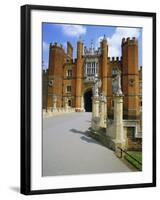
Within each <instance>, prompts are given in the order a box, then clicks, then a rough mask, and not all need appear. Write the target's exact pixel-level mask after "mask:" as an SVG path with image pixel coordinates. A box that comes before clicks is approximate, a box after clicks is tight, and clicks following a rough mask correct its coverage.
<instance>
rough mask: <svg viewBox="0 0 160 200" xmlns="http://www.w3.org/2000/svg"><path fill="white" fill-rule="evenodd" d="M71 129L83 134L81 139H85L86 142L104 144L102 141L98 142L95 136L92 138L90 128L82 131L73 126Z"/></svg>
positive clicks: (73, 131)
mask: <svg viewBox="0 0 160 200" xmlns="http://www.w3.org/2000/svg"><path fill="white" fill-rule="evenodd" d="M70 131H71V132H72V133H76V134H82V135H83V136H81V137H80V139H81V140H83V141H85V142H88V143H94V144H98V145H101V146H103V145H102V144H101V143H100V142H98V141H97V140H95V139H93V138H91V137H90V136H89V133H90V131H89V130H87V131H80V130H77V129H74V128H72V129H70Z"/></svg>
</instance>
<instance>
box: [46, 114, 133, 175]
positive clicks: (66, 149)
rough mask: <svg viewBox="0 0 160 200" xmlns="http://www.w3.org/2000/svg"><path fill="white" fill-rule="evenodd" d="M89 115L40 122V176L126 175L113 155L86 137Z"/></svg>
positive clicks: (122, 165)
mask: <svg viewBox="0 0 160 200" xmlns="http://www.w3.org/2000/svg"><path fill="white" fill-rule="evenodd" d="M90 125H91V113H70V114H64V115H59V116H54V117H50V118H45V119H44V121H43V159H42V160H43V170H42V171H43V176H55V175H72V174H96V173H113V172H129V171H131V169H129V168H128V167H127V166H126V165H125V164H124V163H123V162H122V161H121V160H120V159H118V158H117V157H116V156H115V154H114V152H113V151H111V150H109V149H107V148H106V147H104V146H103V145H101V144H100V143H99V142H97V141H96V140H94V139H92V138H90V137H89V136H88V128H89V127H90Z"/></svg>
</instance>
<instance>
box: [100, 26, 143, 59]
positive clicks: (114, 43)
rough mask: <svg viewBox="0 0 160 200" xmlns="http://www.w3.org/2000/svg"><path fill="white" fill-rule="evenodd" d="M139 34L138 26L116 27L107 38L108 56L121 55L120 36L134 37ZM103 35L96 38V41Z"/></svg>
mask: <svg viewBox="0 0 160 200" xmlns="http://www.w3.org/2000/svg"><path fill="white" fill-rule="evenodd" d="M139 36H140V29H138V28H116V30H115V32H114V34H113V35H112V36H111V37H108V38H107V41H108V46H109V48H108V50H109V52H108V56H109V57H116V56H121V42H122V38H127V37H136V38H138V37H139ZM103 37H104V36H100V37H99V38H98V40H97V41H98V43H100V41H101V40H102V39H103Z"/></svg>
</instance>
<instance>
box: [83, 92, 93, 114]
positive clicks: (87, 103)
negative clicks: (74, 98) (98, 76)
mask: <svg viewBox="0 0 160 200" xmlns="http://www.w3.org/2000/svg"><path fill="white" fill-rule="evenodd" d="M84 108H85V111H86V112H92V89H90V90H87V91H86V92H85V93H84Z"/></svg>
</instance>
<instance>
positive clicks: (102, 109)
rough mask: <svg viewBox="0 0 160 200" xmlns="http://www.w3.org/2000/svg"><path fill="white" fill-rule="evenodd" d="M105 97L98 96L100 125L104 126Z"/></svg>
mask: <svg viewBox="0 0 160 200" xmlns="http://www.w3.org/2000/svg"><path fill="white" fill-rule="evenodd" d="M106 112H107V108H106V97H104V96H102V95H101V97H100V112H99V115H100V127H102V128H105V127H106Z"/></svg>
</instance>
